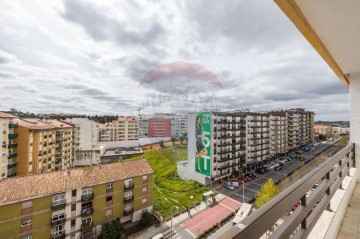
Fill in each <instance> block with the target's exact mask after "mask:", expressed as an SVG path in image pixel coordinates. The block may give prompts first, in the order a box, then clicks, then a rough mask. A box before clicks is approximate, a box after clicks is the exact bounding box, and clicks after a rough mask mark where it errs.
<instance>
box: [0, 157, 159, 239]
mask: <svg viewBox="0 0 360 239" xmlns="http://www.w3.org/2000/svg"><path fill="white" fill-rule="evenodd" d="M152 185H153V170H152V169H151V167H150V165H149V164H148V163H147V161H146V160H144V159H140V160H135V161H126V162H119V163H113V164H107V165H102V166H101V167H99V166H93V167H91V168H87V169H85V168H82V169H81V168H79V169H72V170H67V171H64V172H54V173H45V174H41V175H33V176H27V177H22V178H8V179H5V180H2V181H0V235H1V238H4V239H8V238H9V239H10V238H34V239H35V238H36V239H43V238H44V239H48V238H53V239H60V238H64V239H77V238H85V239H86V238H94V237H96V236H98V235H99V234H100V232H101V227H102V224H104V223H105V222H110V221H112V220H119V221H120V222H121V223H124V222H127V221H133V222H135V221H138V220H140V217H141V214H142V212H143V211H145V210H146V211H149V212H150V213H151V212H152V209H153V208H152V205H153V186H152Z"/></svg>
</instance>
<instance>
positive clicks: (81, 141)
mask: <svg viewBox="0 0 360 239" xmlns="http://www.w3.org/2000/svg"><path fill="white" fill-rule="evenodd" d="M66 122H68V123H70V124H72V125H74V127H75V128H74V154H75V158H74V162H73V166H85V165H93V164H98V163H100V156H101V155H102V153H103V152H104V149H103V147H101V146H97V141H98V139H97V137H98V134H97V123H96V122H95V121H92V120H89V119H87V118H72V119H66Z"/></svg>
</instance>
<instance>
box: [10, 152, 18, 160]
mask: <svg viewBox="0 0 360 239" xmlns="http://www.w3.org/2000/svg"><path fill="white" fill-rule="evenodd" d="M16 156H17V153H12V154H9V157H8V159H13V158H16Z"/></svg>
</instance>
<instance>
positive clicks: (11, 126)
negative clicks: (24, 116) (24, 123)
mask: <svg viewBox="0 0 360 239" xmlns="http://www.w3.org/2000/svg"><path fill="white" fill-rule="evenodd" d="M17 127H18V124H15V123H9V128H10V129H15V128H17Z"/></svg>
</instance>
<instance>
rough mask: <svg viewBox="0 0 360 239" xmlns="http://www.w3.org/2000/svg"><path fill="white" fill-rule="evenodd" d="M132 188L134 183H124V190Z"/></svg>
mask: <svg viewBox="0 0 360 239" xmlns="http://www.w3.org/2000/svg"><path fill="white" fill-rule="evenodd" d="M133 189H134V183H129V184H125V185H124V190H125V191H129V190H133Z"/></svg>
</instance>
